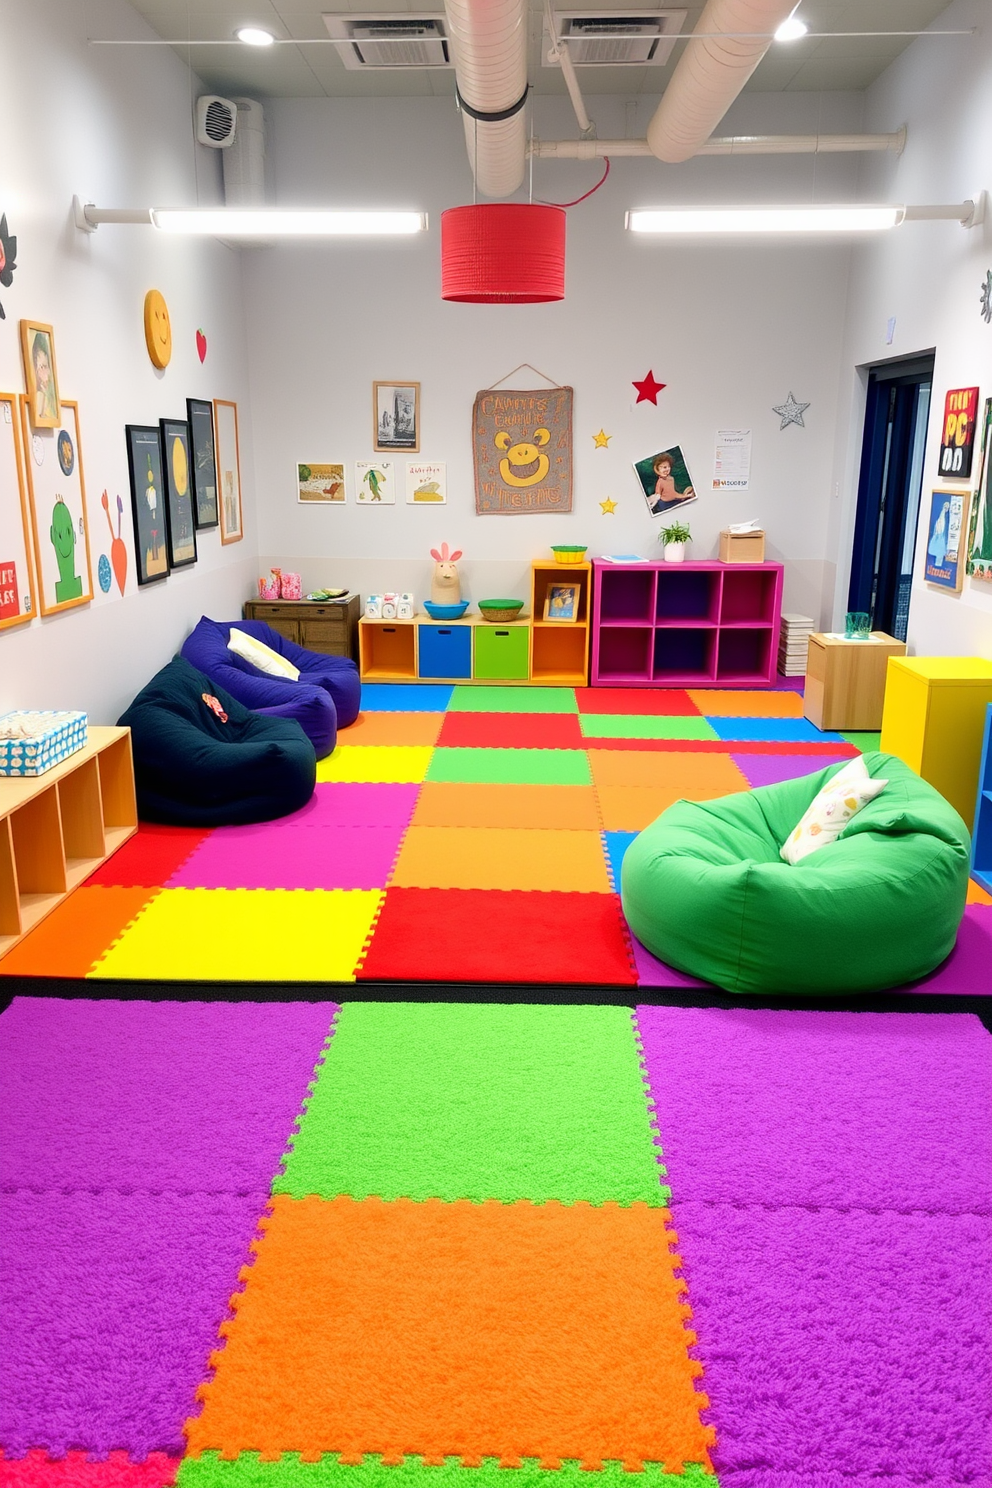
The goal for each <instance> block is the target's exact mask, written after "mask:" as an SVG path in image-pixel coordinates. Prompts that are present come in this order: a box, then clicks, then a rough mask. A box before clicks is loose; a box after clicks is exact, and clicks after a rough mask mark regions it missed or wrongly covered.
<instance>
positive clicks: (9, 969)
mask: <svg viewBox="0 0 992 1488" xmlns="http://www.w3.org/2000/svg"><path fill="white" fill-rule="evenodd" d="M160 892H161V890H160V889H143V888H119V887H111V886H109V885H108V886H106V887H104V886H98V887H96V888H90V887H89V885H88V884H84V885H82V887H80V888H78V889H76V890H75V891H74V892H73V893H71V894H70V895H69V896H68V898H66V899H63V900H62V903H61V904H59V905H58V906H57V907H56V908H55V909H53V910H52V913H51V914H50V915H47V916H46V917H45V919H43V920H42V921H41V923H40V924H39V925H36V926H35V928H34V929H33V930H32V931H31V932H30V933H29V934H28V935H26V936H25V937H24V939H23V940H22V941H20V942H19V944H18V945H16V946H15V947H14V949H13V950H12V951H8V952H7V955H6V956H4V958H3V960H0V975H3V976H52V977H82V976H86V974H87V972H88V971H89V970H90V968H91V967H92V966H94V965H95V964H96V962H97V961H98V960H99V959H100V957H101V956H102V955H103V954H104V952H105V951H106V950H108V949H109V947H110V946H112V945H113V943H114V941H115V940H118V939H119V938H120V936H121V935H123V933H124V931H125V930H126V929H127V927H128V925H130V924H131V923H132V922H133V921H134V920H135V919H137V917H138V915H139V914H140V913H141V911H142V910H143V909H144V908H145V906H146V905H148V904H150V903H151V902H152V900H153V899H154V898H155V897H156V895H157V894H159V893H160Z"/></svg>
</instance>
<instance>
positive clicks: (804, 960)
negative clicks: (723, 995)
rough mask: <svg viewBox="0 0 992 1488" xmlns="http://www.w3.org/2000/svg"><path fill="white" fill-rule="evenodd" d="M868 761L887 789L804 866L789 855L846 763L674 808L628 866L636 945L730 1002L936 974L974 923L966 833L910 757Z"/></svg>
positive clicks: (871, 987) (638, 844) (634, 850)
mask: <svg viewBox="0 0 992 1488" xmlns="http://www.w3.org/2000/svg"><path fill="white" fill-rule="evenodd" d="M864 759H865V764H866V765H867V767H868V772H869V774H870V775H872V776H876V775H881V776H883V777H885V778H886V779H887V780H888V782H889V784H888V785H887V786H886V788H885V790H884V791H883V792H882V794H881V795H880V796H876V798H875V799H874V800H873V801H869V803H868V804H867V805H866V806H864V807H863V808H862V809H861V811H859V812H858V814H857V815H856V816H855V817H854V818H853V819H852V821H851V822H850V823H849V824H848V826H847V827H846V828H845V829H844V831H843V832H842V833H841V836H840V837H839V838H838V840H837V841H836V842H835V843H833V844H831V845H830V846H828V847H824V848H821V849H820V850H819V852H814V853H811V854H810V855H809V856H808V857H806V858H804V859H803V860H802V861H801V862H800V863H797V864H796V865H795V866H792V865H791V864H789V863H784V862H783V861H782V859H781V858H780V857H779V849H780V847H781V846H782V843H783V842H784V841H785V839H786V837H787V836H788V835H789V833H790V832H791V831H792V830H793V828H794V827H795V826H796V824H797V823H798V821H799V819H800V817H801V816H802V815H803V812H804V811H805V810H806V808H807V806H809V804H810V802H811V801H812V800H813V797H814V796H815V795H816V794H817V792H818V791H819V790H820V789H821V788H822V787H823V785H824V784H825V783H826V782H827V781H828V780H829V779H830V778H831V776H833V775H835V774H836V773H837V771H838V770H839V769H841V768H842V767H841V766H840V765H835V766H832V767H830V768H828V769H826V770H818V771H817V772H816V773H815V774H813V775H805V776H803V777H801V778H800V779H798V780H788V781H785V782H783V783H782V784H780V785H766V786H761V787H759V788H758V789H757V790H752V791H742V792H741V793H740V794H738V795H733V796H724V797H722V798H721V799H720V800H717V801H678V802H676V804H675V805H674V806H670V807H669V809H668V810H667V811H665V812H663V813H662V815H661V816H660V817H659V818H658V820H657V821H656V822H653V823H652V825H651V826H650V827H647V828H646V829H645V831H643V832H641V834H640V835H639V836H638V837H637V838H636V839H635V840H634V841H633V842H632V843H631V845H630V847H629V848H628V849H627V853H626V855H625V857H624V860H623V870H622V874H621V878H622V895H623V907H624V913H625V914H626V916H627V920H628V923H629V924H630V928H631V929H632V930H633V932H634V934H635V935H636V936H637V938H638V940H640V941H641V942H642V943H643V944H644V945H646V946H647V948H648V950H649V951H651V952H653V954H654V955H655V956H658V957H659V958H660V959H661V960H662V961H666V962H667V963H668V964H669V965H670V966H674V967H677V968H678V970H680V971H684V972H688V973H689V974H690V975H692V976H697V977H702V978H703V979H704V980H705V981H708V982H715V983H716V985H717V986H719V987H723V988H725V989H726V990H727V991H728V992H786V993H799V994H804V993H810V994H823V995H831V994H834V993H836V994H838V995H840V994H844V993H850V992H871V991H877V990H880V989H882V988H885V987H895V986H899V985H901V984H902V983H903V982H909V981H912V980H914V979H915V978H917V977H922V976H926V975H928V973H929V972H931V971H933V969H934V967H936V966H939V964H940V962H941V961H943V960H944V958H945V957H946V956H948V955H949V954H950V952H951V950H952V948H953V946H954V941H955V938H956V936H957V930H958V925H959V924H960V922H961V917H962V915H963V914H964V905H965V896H966V893H967V887H968V862H969V852H970V843H969V837H968V829H967V828H966V826H965V824H964V822H963V821H962V820H961V818H960V816H958V814H957V812H956V811H955V810H954V808H953V807H952V806H950V805H949V804H948V803H947V801H945V800H944V798H943V796H941V795H940V794H939V793H938V792H937V791H936V790H934V788H933V786H931V785H928V784H927V782H926V781H925V780H921V779H920V777H919V776H918V775H916V774H914V772H913V771H912V770H910V769H909V767H908V766H907V765H904V764H903V763H902V761H901V760H898V759H896V758H894V756H892V755H889V754H866V755H865V756H864Z"/></svg>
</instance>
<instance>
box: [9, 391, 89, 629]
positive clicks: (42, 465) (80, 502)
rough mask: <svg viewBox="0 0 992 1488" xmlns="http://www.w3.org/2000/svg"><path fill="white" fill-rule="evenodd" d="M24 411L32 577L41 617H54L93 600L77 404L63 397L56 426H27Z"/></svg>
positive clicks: (23, 406) (25, 412)
mask: <svg viewBox="0 0 992 1488" xmlns="http://www.w3.org/2000/svg"><path fill="white" fill-rule="evenodd" d="M27 401H28V400H27V399H26V398H22V400H21V407H22V409H23V411H24V430H23V431H24V448H25V451H26V452H27V451H30V454H29V455H28V454H26V457H25V461H24V464H25V468H26V469H27V472H28V493H29V495H30V498H31V526H32V529H33V532H34V561H35V577H36V581H37V584H38V605H39V608H40V610H41V613H42V614H43V615H56V614H58V613H59V612H60V611H62V610H71V609H74V608H75V606H76V605H84V604H89V602H90V600H91V599H92V598H93V578H92V570H91V567H90V532H89V525H88V523H87V520H86V489H85V486H84V484H83V457H82V451H81V449H80V447H79V408H78V405H77V404H76V403H74V402H70V401H69V400H68V399H66V398H63V399H62V402H61V409H62V423H61V424H60V425H59V427H58V428H55V429H45V428H39V429H35V431H34V433H33V434H31V433H30V432H29V430H28V427H27V419H28V407H27Z"/></svg>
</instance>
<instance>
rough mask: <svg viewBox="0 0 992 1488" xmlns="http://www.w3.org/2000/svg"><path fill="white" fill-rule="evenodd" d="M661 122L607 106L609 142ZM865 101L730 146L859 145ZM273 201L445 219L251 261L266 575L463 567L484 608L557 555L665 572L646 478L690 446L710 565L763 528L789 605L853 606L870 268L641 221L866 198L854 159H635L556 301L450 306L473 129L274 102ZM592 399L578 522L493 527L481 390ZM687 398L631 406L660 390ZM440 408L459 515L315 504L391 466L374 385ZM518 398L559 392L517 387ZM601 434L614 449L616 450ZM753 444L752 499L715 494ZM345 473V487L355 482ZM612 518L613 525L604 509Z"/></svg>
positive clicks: (836, 247)
mask: <svg viewBox="0 0 992 1488" xmlns="http://www.w3.org/2000/svg"><path fill="white" fill-rule="evenodd" d="M654 103H655V100H653V99H641V100H637V101H633V100H631V101H630V102H628V101H625V100H620V99H611V98H596V100H595V107H594V108H593V109H592V112H593V113H594V114H595V116H596V119H597V122H598V125H599V132H600V135H601V136H603V137H612V136H614V135H623V134H625V133H629V134H631V135H635V134H639V135H641V136H643V134H644V129H645V125H646V123H647V119H648V118H649V117H650V113H651V111H652V109H653V106H654ZM860 107H861V99H860V96H859V95H858V96H855V95H826V96H822V97H821V96H819V95H814V94H777V95H771V94H766V95H748V96H746V97H745V98H743V99H741V100H740V101H739V103H738V104H737V105H736V106H735V108H734V110H733V111H732V112H731V114H730V115H729V116H728V118H727V120H726V121H725V125H724V126H721V129H722V130H723V129H726V131H727V132H734V131H746V132H808V131H812V130H816V129H817V128H819V129H821V130H823V131H827V132H829V131H841V130H850V129H858V128H859V127H860V123H861V119H860ZM266 109H267V115H268V120H269V125H270V139H269V144H270V152H271V158H272V166H273V177H274V181H275V187H276V191H277V194H278V200H279V201H280V202H281V203H285V204H300V205H308V204H316V203H327V204H341V205H368V206H372V205H384V204H397V205H403V206H410V207H419V208H422V209H426V210H427V211H428V212H429V214H430V231H429V233H428V234H425V235H424V237H423V238H422V239H420V240H416V241H414V240H409V239H406V240H394V241H386V242H380V243H377V244H368V243H362V244H357V245H348V244H346V243H345V244H341V243H335V244H326V243H325V244H309V245H308V244H299V243H297V244H292V245H281V246H278V247H271V248H265V249H257V250H252V251H250V252H246V254H245V256H244V273H245V283H246V306H247V315H248V334H249V345H250V366H251V387H252V399H253V404H254V408H255V422H256V462H257V464H256V473H257V480H258V487H259V491H260V493H262V499H261V502H260V511H259V541H260V550H261V553H262V554H263V555H264V556H263V559H262V564H263V566H264V567H268V565H269V563H270V562H271V563H281V564H282V566H283V567H290V568H296V567H299V568H300V569H301V570H302V573H303V578H304V583H305V585H306V586H314V585H316V584H317V583H321V582H322V583H333V582H339V583H348V584H351V585H352V586H354V587H356V588H358V589H360V590H361V591H362V592H369V591H370V590H374V589H382V588H397V589H405V588H413V589H415V590H416V591H417V593H418V596H422V595H423V594H424V592H425V588H426V585H427V584H428V582H429V576H430V570H431V562H430V559H429V556H428V552H429V549H430V548H431V546H434V545H437V544H438V543H439V542H440V541H441V540H446V541H447V542H449V543H450V544H451V545H452V546H453V547H456V546H457V547H460V548H462V549H463V550H464V552H465V555H466V556H465V560H464V564H463V565H462V567H463V571H464V579H465V582H464V589H465V593H466V594H467V595H470V596H472V597H474V598H476V599H478V598H484V597H486V596H487V595H489V596H491V595H496V594H500V595H501V594H504V593H509V594H517V595H519V596H520V597H525V596H526V593H527V590H526V584H527V571H528V565H529V562H530V560H531V559H532V558H537V557H545V556H547V546H548V544H549V543H551V542H556V541H557V542H584V543H587V544H588V545H589V549H590V554H591V555H595V554H599V553H604V552H605V553H609V552H614V553H616V552H638V551H639V552H641V553H643V554H644V555H646V556H655V555H657V553H658V548H657V544H656V534H657V529H658V526H659V525H660V520H659V519H652V518H650V517H649V515H648V512H647V509H646V505H645V503H644V499H643V497H642V496H641V495H640V492H639V488H638V486H637V483H636V480H635V477H634V474H633V472H632V469H631V462H632V461H633V460H635V459H638V458H641V457H643V456H645V455H647V454H650V453H652V452H653V451H655V450H657V449H661V448H664V447H666V446H667V445H670V444H675V443H680V444H681V445H682V446H683V449H684V450H685V452H686V455H687V458H688V463H689V468H690V472H691V474H692V477H693V480H694V483H695V485H696V487H697V489H698V490H699V491H700V492H701V493H702V494H701V497H700V499H699V500H698V501H697V502H696V503H694V504H693V505H692V506H688V507H686V508H685V509H684V514H685V516H686V517H687V519H688V520H689V522H690V525H691V527H692V532H693V537H694V542H693V547H692V550H691V552H692V555H693V556H696V557H709V556H712V555H714V554H715V551H716V545H717V534H718V531H719V529H720V528H721V527H722V526H724V525H725V524H726V523H727V522H730V521H734V520H742V519H746V518H749V517H752V516H753V517H758V518H760V519H761V520H762V522H763V523H764V524H765V526H766V528H767V531H768V554H769V556H770V557H775V558H784V559H785V560H786V563H787V590H786V606H787V608H793V609H801V610H804V611H806V612H807V613H809V614H812V615H814V616H815V617H817V618H818V619H819V618H820V616H821V611H822V610H823V607H824V602H825V603H826V605H827V607H828V608H829V604H830V602H831V600H832V595H833V588H834V575H833V569H832V567H831V566H830V565H829V564H828V563H827V562H826V554H827V524H828V516H829V505H830V500H831V484H832V465H833V451H834V439H835V424H836V419H837V416H838V404H837V397H838V388H839V383H840V372H841V365H842V364H841V351H842V336H843V321H844V306H845V299H846V293H847V270H848V260H849V253H850V249H849V246H848V245H847V244H846V243H838V242H824V241H816V242H806V243H796V242H792V241H789V242H776V243H761V244H754V243H735V242H732V241H726V240H725V241H724V242H722V243H712V244H699V243H698V242H694V243H692V244H690V245H685V244H683V245H679V244H677V243H672V242H669V243H665V242H663V241H658V240H656V241H654V242H652V241H648V240H644V239H640V240H638V239H635V238H634V237H633V236H632V235H631V234H628V233H626V232H625V231H624V211H625V210H626V209H627V208H630V207H637V206H648V205H651V204H657V203H659V202H663V201H669V202H679V201H684V202H693V201H711V200H717V201H719V200H725V201H731V202H732V201H737V200H741V201H747V200H752V201H754V200H758V201H775V200H779V201H792V200H800V201H805V200H810V199H815V200H823V201H831V200H846V199H850V198H851V197H852V195H853V194H854V189H855V182H856V175H857V169H858V163H857V158H856V157H851V156H847V157H842V156H825V157H821V158H819V159H814V158H812V157H791V158H790V157H783V156H776V157H751V158H743V157H738V158H736V159H733V160H726V159H719V158H706V159H700V160H696V161H692V162H689V163H688V164H686V165H684V166H680V167H665V166H662V165H660V164H659V163H657V162H655V161H652V160H619V161H617V162H616V163H615V164H614V167H613V171H612V174H611V176H610V178H609V181H608V182H607V184H606V186H604V188H603V189H602V190H601V191H600V192H598V193H597V194H596V195H595V196H594V197H592V198H590V200H588V201H586V202H584V203H583V204H582V205H581V206H577V207H575V208H574V209H572V210H571V211H570V213H569V219H568V257H567V275H566V278H567V298H566V299H565V301H564V302H563V303H561V304H554V305H534V306H510V307H502V306H500V307H493V306H472V305H453V304H446V303H443V302H442V301H441V299H440V265H439V253H440V249H439V217H440V213H441V211H442V210H443V209H444V208H445V207H449V206H454V205H457V204H460V203H464V202H470V201H471V200H472V185H471V176H470V173H469V168H468V162H467V159H466V154H465V149H464V144H463V135H462V130H461V127H460V124H459V121H458V118H457V116H456V114H455V113H454V110H453V106H452V104H451V102H450V101H449V100H444V99H437V100H422V99H395V100H388V101H383V100H378V101H372V100H351V99H349V100H324V99H320V100H318V99H306V100H276V101H274V102H270V103H269V104H267V105H266ZM537 131H538V133H539V134H541V135H542V136H543V137H545V138H554V137H560V138H561V137H574V135H575V124H574V119H573V117H572V115H571V113H570V111H569V107H568V103H567V100H556V99H538V100H537ZM597 174H598V166H597V164H596V163H595V162H593V163H581V164H579V163H569V162H555V161H539V162H537V164H536V166H535V179H534V194H535V197H539V198H540V197H543V198H547V199H550V200H558V201H567V200H569V199H570V198H572V197H575V196H578V195H579V194H580V193H581V192H582V191H585V190H586V189H588V187H589V186H591V185H592V184H593V183H594V182H595V180H596V178H597ZM524 361H527V362H531V363H533V365H534V366H536V367H538V368H540V369H541V370H542V371H543V372H546V373H547V374H549V375H550V376H551V377H552V378H554V379H555V380H557V381H560V382H563V383H568V384H569V385H571V386H572V387H574V389H575V423H574V445H575V489H574V510H573V513H572V515H571V516H558V517H551V516H519V517H502V516H487V517H477V516H476V515H475V512H474V495H473V484H472V461H471V439H470V434H471V415H472V402H473V398H474V396H475V393H476V391H477V390H478V389H480V388H485V387H488V386H490V385H491V384H492V383H493V382H494V381H495V380H496V379H498V378H501V377H502V376H503V375H504V374H505V373H507V372H509V371H510V370H511V368H513V367H515V366H516V365H517V364H518V363H520V362H524ZM649 368H651V369H653V371H654V373H655V375H656V377H658V378H659V379H660V380H661V381H663V382H665V383H667V384H668V386H667V388H666V390H665V391H664V392H663V393H661V394H660V395H659V398H658V406H657V408H655V407H652V406H651V405H649V404H644V403H642V404H641V405H640V406H635V398H636V394H635V392H634V390H633V388H632V387H631V381H632V379H634V378H641V377H643V376H644V375H645V373H646V372H647V371H648V369H649ZM376 378H379V379H390V378H409V379H414V380H418V381H420V383H421V386H422V424H423V443H422V447H421V457H422V458H424V459H428V460H431V459H432V460H445V461H446V462H447V467H448V470H447V473H448V487H449V502H448V505H447V506H446V507H441V508H436V507H435V508H419V507H407V506H405V505H402V504H399V505H397V506H395V507H391V506H386V507H382V508H379V507H371V508H370V507H357V506H356V505H355V504H354V493H353V489H352V491H350V492H349V502H348V504H346V505H344V506H334V507H322V508H319V509H316V510H315V509H314V508H312V507H307V506H301V505H300V504H299V503H298V502H297V498H296V483H295V467H296V463H297V462H298V461H300V460H327V461H331V460H344V461H345V462H346V463H347V464H348V465H349V467H350V465H351V464H352V463H353V462H354V461H355V460H360V459H371V458H372V454H373V452H372V444H371V417H372V415H371V385H372V382H373V379H376ZM515 383H516V385H517V386H528V385H529V386H535V385H537V386H540V385H541V384H540V383H539V382H535V380H534V379H529V380H521V379H520V378H517V379H515ZM790 391H792V392H794V393H795V395H796V397H797V398H799V399H801V400H803V401H808V402H809V403H810V408H809V411H808V413H807V414H806V427H805V429H799V428H797V427H794V426H793V427H789V428H788V429H786V430H785V431H781V432H780V429H779V419H778V417H777V416H776V415H775V414H774V413H773V412H772V405H773V404H776V403H781V402H783V401H784V399H785V398H786V396H787V394H788V393H789V392H790ZM600 427H603V428H604V429H605V430H606V432H607V433H609V434H611V435H612V436H613V437H612V440H611V442H610V445H609V448H608V450H606V451H603V450H597V449H595V447H594V445H593V440H592V435H593V434H594V433H595V432H596V431H597V430H598V429H599V428H600ZM721 427H729V428H735V427H745V428H750V429H752V430H753V441H754V453H753V468H752V489H751V492H750V493H749V494H748V495H734V496H726V495H721V496H716V495H713V494H710V493H709V492H708V489H707V488H708V486H709V484H710V481H711V478H712V466H713V445H714V434H715V431H716V430H717V429H718V428H721ZM349 474H350V472H349ZM606 496H612V497H613V498H614V499H616V500H617V501H618V502H619V507H618V510H617V513H616V514H615V515H613V516H604V515H603V513H602V512H601V510H600V507H599V502H600V501H601V500H602V499H603V498H604V497H606Z"/></svg>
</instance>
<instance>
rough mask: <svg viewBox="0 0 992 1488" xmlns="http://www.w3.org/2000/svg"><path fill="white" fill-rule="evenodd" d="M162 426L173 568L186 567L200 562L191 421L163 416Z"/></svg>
mask: <svg viewBox="0 0 992 1488" xmlns="http://www.w3.org/2000/svg"><path fill="white" fill-rule="evenodd" d="M159 427H160V429H161V431H162V464H163V469H164V471H165V498H166V512H167V514H168V533H169V567H170V568H186V567H188V565H189V564H191V563H195V562H196V528H195V526H194V522H193V493H192V489H191V486H190V454H189V424H187V422H186V420H185V419H160V420H159Z"/></svg>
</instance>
